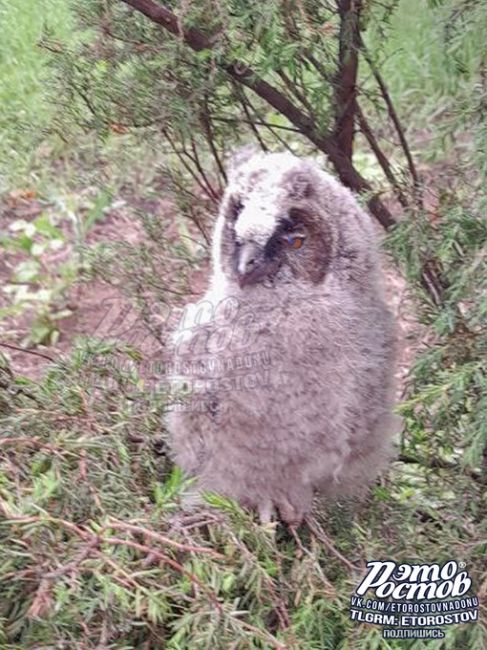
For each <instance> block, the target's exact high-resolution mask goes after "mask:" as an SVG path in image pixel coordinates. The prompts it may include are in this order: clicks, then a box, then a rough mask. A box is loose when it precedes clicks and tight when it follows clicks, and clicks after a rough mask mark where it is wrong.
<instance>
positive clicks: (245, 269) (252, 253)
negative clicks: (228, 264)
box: [237, 242, 269, 288]
mask: <svg viewBox="0 0 487 650" xmlns="http://www.w3.org/2000/svg"><path fill="white" fill-rule="evenodd" d="M268 272H269V268H268V264H267V261H266V260H265V257H264V251H263V250H262V248H261V246H259V245H258V244H256V243H255V242H245V243H244V244H242V245H241V247H240V249H239V254H238V260H237V277H238V284H239V286H240V288H242V287H245V286H247V285H248V284H256V283H257V282H259V280H261V279H262V278H264V277H265V276H266V275H267V274H268Z"/></svg>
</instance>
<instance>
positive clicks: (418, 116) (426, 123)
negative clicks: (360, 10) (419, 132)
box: [368, 0, 487, 129]
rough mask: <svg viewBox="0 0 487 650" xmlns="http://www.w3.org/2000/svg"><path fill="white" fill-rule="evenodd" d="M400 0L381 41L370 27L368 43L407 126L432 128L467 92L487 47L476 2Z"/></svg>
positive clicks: (485, 16)
mask: <svg viewBox="0 0 487 650" xmlns="http://www.w3.org/2000/svg"><path fill="white" fill-rule="evenodd" d="M466 4H467V3H465V2H462V1H459V0H444V1H443V2H431V1H428V0H400V2H399V4H398V6H397V9H396V11H395V12H394V14H393V15H392V17H391V20H390V27H389V29H388V36H389V38H388V39H387V40H385V39H384V38H383V37H382V36H381V35H380V34H379V33H378V32H377V30H376V29H375V27H374V26H371V28H370V31H369V34H368V42H369V45H370V46H371V47H372V49H374V48H376V47H378V46H381V45H382V44H383V48H382V55H379V57H378V61H379V63H380V65H381V72H382V74H383V76H384V78H385V80H386V82H387V84H388V87H389V90H390V93H391V95H392V98H393V100H394V102H395V104H396V106H397V107H398V108H399V109H400V112H401V114H402V115H403V116H404V117H405V118H407V122H408V125H409V126H410V127H416V128H417V127H421V128H427V129H431V128H432V127H434V120H435V118H436V117H438V115H439V114H441V113H443V112H445V111H449V110H452V108H453V106H454V104H455V103H457V102H458V101H459V100H460V99H461V98H464V97H471V96H472V94H473V92H474V88H475V84H477V83H478V82H479V73H480V69H481V64H482V60H484V61H485V57H486V54H487V46H486V39H485V33H486V29H487V12H486V11H485V7H484V8H483V7H482V6H481V3H480V2H473V3H472V2H471V3H469V6H468V8H467V9H466V10H464V11H462V7H464V6H465V5H466Z"/></svg>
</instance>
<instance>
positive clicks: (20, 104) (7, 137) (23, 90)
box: [0, 0, 72, 190]
mask: <svg viewBox="0 0 487 650" xmlns="http://www.w3.org/2000/svg"><path fill="white" fill-rule="evenodd" d="M0 24H1V25H2V37H1V39H0V106H1V112H0V161H2V162H1V163H0V165H1V166H0V190H2V189H5V187H4V186H5V185H6V184H8V183H9V182H10V181H13V180H19V181H20V180H21V179H22V175H23V174H25V173H26V171H27V170H28V169H29V166H30V164H31V163H32V159H33V155H34V153H39V152H38V146H39V144H40V143H41V142H42V139H43V137H42V136H43V130H44V129H45V128H46V127H47V126H48V125H49V118H50V116H51V114H52V108H51V106H49V105H48V104H47V103H46V102H45V100H44V88H45V85H46V81H47V79H48V77H49V69H48V67H47V64H48V61H49V56H48V53H47V52H46V51H44V50H42V49H41V48H40V47H39V42H40V40H41V38H42V36H43V33H44V30H46V29H48V30H49V35H50V37H51V38H54V39H58V38H59V39H62V38H65V37H66V36H67V35H68V34H69V33H70V30H71V29H72V19H71V14H70V10H69V3H68V2H67V1H66V0H14V1H13V2H2V3H0ZM2 186H3V187H2Z"/></svg>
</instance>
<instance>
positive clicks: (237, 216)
mask: <svg viewBox="0 0 487 650" xmlns="http://www.w3.org/2000/svg"><path fill="white" fill-rule="evenodd" d="M395 339H396V337H395V327H394V321H393V318H392V316H391V313H390V311H389V310H388V308H387V306H386V304H385V302H384V298H383V295H382V289H381V282H380V271H379V255H378V250H377V244H376V237H375V230H374V226H373V224H372V221H371V218H370V217H369V216H368V215H367V214H366V213H365V212H364V211H363V210H362V209H361V207H360V206H359V205H358V203H357V201H356V200H355V198H354V196H353V195H352V194H351V192H350V191H349V190H348V189H346V188H345V187H344V186H342V185H341V184H340V183H339V182H338V181H336V180H335V179H334V178H333V177H332V176H330V175H329V174H328V173H326V172H324V171H323V170H321V169H320V168H319V167H318V166H317V165H316V164H315V163H314V162H313V161H312V160H307V159H301V158H298V157H296V156H294V155H292V154H290V153H262V152H258V153H257V152H252V151H248V150H244V151H243V152H241V153H240V155H237V156H236V158H235V160H234V162H233V165H232V166H231V168H230V170H229V180H228V185H227V187H226V190H225V192H224V195H223V198H222V201H221V205H220V210H219V214H218V218H217V220H216V224H215V228H214V233H213V241H212V274H211V278H210V282H209V287H208V290H207V292H206V294H205V295H204V297H203V298H202V300H201V301H199V302H198V303H196V304H190V305H188V306H187V307H186V308H185V309H184V311H183V314H182V317H181V319H180V322H179V324H178V326H177V328H176V331H175V333H174V336H173V338H172V342H173V345H174V358H173V363H172V366H171V391H172V393H171V394H172V396H173V403H172V406H171V409H170V412H169V417H168V429H169V434H170V436H169V437H170V447H171V449H172V454H173V457H174V460H175V462H176V463H177V464H178V465H179V466H180V467H181V468H183V470H185V472H186V473H187V474H189V475H190V476H193V477H194V483H193V485H194V490H195V493H197V494H201V493H202V492H204V491H211V492H216V493H219V494H221V495H224V496H226V497H231V498H233V499H236V500H237V501H238V502H239V503H240V504H241V505H242V506H244V507H249V508H252V509H254V510H256V511H257V512H258V513H259V515H260V519H261V521H262V522H268V521H269V520H270V519H271V517H272V516H273V515H274V514H277V515H278V516H279V517H280V518H281V520H283V521H284V522H286V523H288V524H290V525H297V524H299V523H300V522H301V521H302V519H303V517H304V516H305V515H306V514H307V513H308V512H309V510H310V508H311V504H312V500H313V495H314V494H315V492H320V493H321V494H322V495H324V496H325V497H328V496H329V497H330V498H337V497H339V496H340V495H342V494H354V493H357V492H361V491H363V486H364V485H366V484H367V483H369V482H370V481H372V480H373V479H374V478H375V477H376V476H377V474H378V473H379V472H380V470H381V469H382V468H383V467H384V466H385V464H386V463H387V462H388V460H389V459H390V456H391V453H392V452H391V450H392V443H391V440H392V437H393V416H392V405H393V374H394V358H395Z"/></svg>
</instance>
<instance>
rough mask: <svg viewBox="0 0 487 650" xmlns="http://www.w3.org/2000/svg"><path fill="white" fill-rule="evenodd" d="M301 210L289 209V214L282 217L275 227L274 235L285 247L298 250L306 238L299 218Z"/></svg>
mask: <svg viewBox="0 0 487 650" xmlns="http://www.w3.org/2000/svg"><path fill="white" fill-rule="evenodd" d="M301 216H302V214H301V211H299V213H298V211H296V210H295V209H292V210H290V212H289V216H287V217H283V218H282V219H281V221H280V225H279V227H278V229H277V232H276V236H278V237H279V240H280V241H281V242H282V244H283V245H284V247H285V248H291V249H294V250H298V249H299V248H301V247H302V246H303V244H304V242H305V239H306V229H305V227H304V225H303V223H302V220H301V218H300V217H301Z"/></svg>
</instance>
